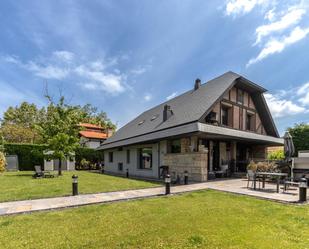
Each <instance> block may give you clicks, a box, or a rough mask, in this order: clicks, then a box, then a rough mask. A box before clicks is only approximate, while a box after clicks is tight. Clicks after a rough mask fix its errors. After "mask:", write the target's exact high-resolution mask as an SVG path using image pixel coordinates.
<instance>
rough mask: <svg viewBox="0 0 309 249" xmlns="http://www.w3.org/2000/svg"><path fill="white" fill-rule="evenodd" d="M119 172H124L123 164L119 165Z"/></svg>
mask: <svg viewBox="0 0 309 249" xmlns="http://www.w3.org/2000/svg"><path fill="white" fill-rule="evenodd" d="M118 170H119V171H123V163H118Z"/></svg>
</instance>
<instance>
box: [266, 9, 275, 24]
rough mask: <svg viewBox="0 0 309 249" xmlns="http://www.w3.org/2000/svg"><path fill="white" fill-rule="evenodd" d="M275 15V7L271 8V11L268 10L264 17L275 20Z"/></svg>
mask: <svg viewBox="0 0 309 249" xmlns="http://www.w3.org/2000/svg"><path fill="white" fill-rule="evenodd" d="M275 16H276V14H275V9H271V10H269V11H267V12H266V14H265V16H264V19H266V20H268V21H270V22H272V21H274V19H275Z"/></svg>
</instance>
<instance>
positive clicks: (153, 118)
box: [150, 114, 159, 121]
mask: <svg viewBox="0 0 309 249" xmlns="http://www.w3.org/2000/svg"><path fill="white" fill-rule="evenodd" d="M158 116H159V115H158V114H157V115H154V116H153V117H152V118H151V119H150V121H153V120H155V119H156V118H157V117H158Z"/></svg>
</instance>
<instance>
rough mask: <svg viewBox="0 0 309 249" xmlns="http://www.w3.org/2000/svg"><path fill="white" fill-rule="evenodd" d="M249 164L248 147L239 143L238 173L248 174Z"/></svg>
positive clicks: (237, 155) (237, 151) (237, 153)
mask: <svg viewBox="0 0 309 249" xmlns="http://www.w3.org/2000/svg"><path fill="white" fill-rule="evenodd" d="M247 164H248V159H247V146H246V145H245V144H240V143H238V144H237V150H236V170H237V171H238V172H246V170H247Z"/></svg>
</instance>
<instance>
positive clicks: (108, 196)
mask: <svg viewBox="0 0 309 249" xmlns="http://www.w3.org/2000/svg"><path fill="white" fill-rule="evenodd" d="M270 187H271V188H269V189H266V190H265V191H254V190H251V189H247V188H246V181H244V180H241V179H228V180H222V181H209V182H205V183H197V184H190V185H181V186H175V187H172V188H171V193H172V194H177V193H184V192H190V191H195V190H202V189H214V190H220V191H225V192H231V193H236V194H243V195H250V196H255V197H259V198H264V199H270V200H275V201H281V202H291V203H293V202H297V200H298V195H297V192H295V191H294V192H293V191H291V192H290V193H288V194H283V193H279V194H278V193H274V192H273V191H271V190H270V189H273V190H274V189H275V187H274V186H270ZM164 192H165V188H164V187H158V188H147V189H138V190H127V191H118V192H109V193H99V194H83V195H78V196H66V197H55V198H45V199H37V200H25V201H13V202H3V203H0V215H10V214H18V213H28V212H33V211H43V210H51V209H59V208H66V207H76V206H82V205H89V204H97V203H107V202H113V201H121V200H130V199H139V198H146V197H154V196H160V195H163V194H164Z"/></svg>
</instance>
